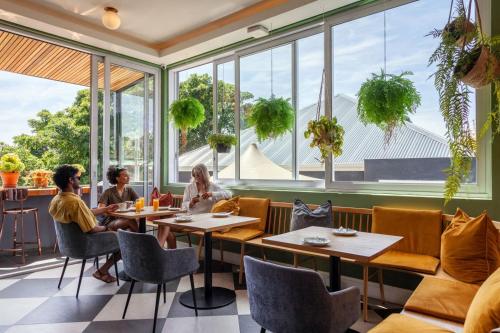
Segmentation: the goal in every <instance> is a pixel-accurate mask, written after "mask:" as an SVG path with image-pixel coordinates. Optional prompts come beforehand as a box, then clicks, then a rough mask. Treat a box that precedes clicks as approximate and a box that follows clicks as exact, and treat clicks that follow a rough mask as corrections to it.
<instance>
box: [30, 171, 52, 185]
mask: <svg viewBox="0 0 500 333" xmlns="http://www.w3.org/2000/svg"><path fill="white" fill-rule="evenodd" d="M30 176H31V181H32V182H33V186H34V187H48V186H49V182H50V178H51V177H52V171H50V170H44V169H37V170H33V171H31V173H30Z"/></svg>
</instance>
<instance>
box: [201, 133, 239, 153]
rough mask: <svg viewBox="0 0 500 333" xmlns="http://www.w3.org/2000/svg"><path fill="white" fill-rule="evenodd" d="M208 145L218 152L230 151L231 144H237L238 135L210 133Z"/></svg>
mask: <svg viewBox="0 0 500 333" xmlns="http://www.w3.org/2000/svg"><path fill="white" fill-rule="evenodd" d="M207 141H208V145H209V146H210V147H211V148H212V149H216V150H217V152H218V153H229V151H230V150H231V146H234V145H236V136H234V135H231V134H220V133H216V134H210V135H209V136H208V140H207Z"/></svg>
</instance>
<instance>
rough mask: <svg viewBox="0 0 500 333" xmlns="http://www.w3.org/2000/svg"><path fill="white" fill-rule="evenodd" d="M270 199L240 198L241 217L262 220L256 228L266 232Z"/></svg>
mask: <svg viewBox="0 0 500 333" xmlns="http://www.w3.org/2000/svg"><path fill="white" fill-rule="evenodd" d="M270 202H271V200H270V199H265V198H248V197H241V198H240V215H241V216H250V217H257V218H259V219H260V222H259V224H258V225H257V226H256V228H257V229H259V230H262V231H264V230H266V222H267V210H268V209H269V203H270Z"/></svg>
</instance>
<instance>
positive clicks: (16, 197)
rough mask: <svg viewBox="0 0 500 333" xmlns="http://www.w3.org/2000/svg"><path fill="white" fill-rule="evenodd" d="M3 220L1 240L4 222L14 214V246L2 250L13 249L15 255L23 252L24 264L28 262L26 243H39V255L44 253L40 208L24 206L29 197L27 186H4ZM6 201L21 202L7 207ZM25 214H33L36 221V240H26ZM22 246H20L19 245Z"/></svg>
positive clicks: (0, 227)
mask: <svg viewBox="0 0 500 333" xmlns="http://www.w3.org/2000/svg"><path fill="white" fill-rule="evenodd" d="M1 196H2V203H3V204H2V222H1V223H0V240H1V239H2V232H3V227H4V223H5V222H7V217H8V216H13V218H14V219H13V222H14V228H13V233H12V248H11V249H0V251H11V252H13V253H12V254H13V255H16V252H21V255H22V257H23V264H25V263H26V258H25V254H24V245H25V244H37V245H38V255H42V243H41V241H40V230H39V218H38V208H29V207H24V201H26V199H27V198H28V189H27V188H4V189H3V191H2V193H1ZM6 202H16V203H18V204H19V206H18V207H15V208H8V209H7V208H6V207H5V203H6ZM25 214H33V217H34V221H35V232H36V241H29V242H26V241H25V240H24V215H25ZM19 223H20V224H21V225H20V229H21V230H20V232H19V235H18V231H17V228H18V224H19ZM18 236H20V240H18ZM19 246H20V247H19Z"/></svg>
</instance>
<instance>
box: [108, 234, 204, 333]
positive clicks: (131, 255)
mask: <svg viewBox="0 0 500 333" xmlns="http://www.w3.org/2000/svg"><path fill="white" fill-rule="evenodd" d="M118 242H119V244H120V250H121V254H122V259H123V266H124V268H125V273H127V275H128V276H130V278H131V280H132V282H131V284H130V289H129V292H128V297H127V302H126V303H125V309H124V310H123V316H122V319H125V314H126V313H127V308H128V303H129V302H130V296H131V295H132V290H133V289H134V284H135V282H136V281H141V282H146V283H153V284H156V285H157V286H158V287H157V290H156V305H155V316H154V322H153V333H154V332H155V329H156V318H157V317H158V302H159V300H160V293H161V288H162V286H163V292H164V294H163V298H164V299H163V301H164V302H165V283H166V282H168V281H172V280H175V279H177V278H180V277H182V276H186V275H189V280H190V282H191V291H192V294H193V303H194V311H195V314H196V316H198V308H197V306H196V298H195V297H194V296H195V293H194V281H193V273H194V272H196V270H197V269H198V267H199V264H198V260H197V259H196V253H195V250H194V248H192V247H189V248H183V249H169V250H164V249H162V248H161V247H160V244H159V243H158V240H157V239H156V238H155V237H154V236H153V235H148V234H141V233H134V232H129V231H124V230H118Z"/></svg>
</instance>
